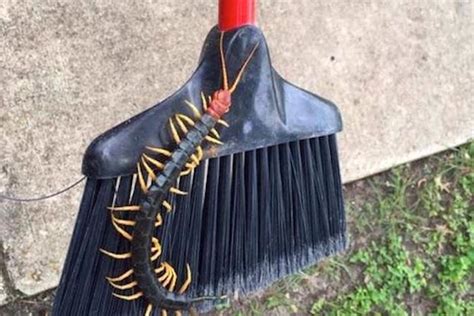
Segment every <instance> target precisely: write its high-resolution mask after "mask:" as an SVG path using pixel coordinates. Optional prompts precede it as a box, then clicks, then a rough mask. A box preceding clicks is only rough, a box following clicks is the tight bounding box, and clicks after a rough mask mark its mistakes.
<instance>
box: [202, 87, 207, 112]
mask: <svg viewBox="0 0 474 316" xmlns="http://www.w3.org/2000/svg"><path fill="white" fill-rule="evenodd" d="M201 100H202V108H203V109H204V111H207V101H206V97H205V96H204V92H202V91H201Z"/></svg>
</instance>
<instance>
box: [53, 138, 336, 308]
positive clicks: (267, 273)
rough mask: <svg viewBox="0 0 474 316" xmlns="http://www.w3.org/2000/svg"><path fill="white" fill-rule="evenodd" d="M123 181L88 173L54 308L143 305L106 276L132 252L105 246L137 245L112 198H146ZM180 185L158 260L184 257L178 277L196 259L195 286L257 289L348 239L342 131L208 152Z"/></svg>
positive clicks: (120, 268)
mask: <svg viewBox="0 0 474 316" xmlns="http://www.w3.org/2000/svg"><path fill="white" fill-rule="evenodd" d="M117 181H118V180H117V179H108V180H94V179H89V180H88V182H87V185H86V189H85V192H84V197H83V200H82V204H81V208H80V211H79V215H78V218H77V223H76V227H75V229H74V233H73V238H72V241H71V244H70V249H69V253H68V256H67V259H66V264H65V267H64V272H63V275H62V278H61V282H60V285H59V289H58V292H57V295H56V301H55V304H54V312H53V314H54V315H141V314H143V312H144V308H145V307H146V304H145V302H144V301H142V300H137V301H135V302H126V301H123V300H120V299H117V298H114V297H113V296H112V288H111V287H110V286H109V285H108V283H107V282H106V280H105V277H106V276H117V275H120V274H122V273H123V272H125V271H126V270H128V269H130V268H131V267H130V261H129V260H114V259H111V258H108V257H106V256H105V255H103V254H101V253H100V252H99V249H100V248H104V249H106V250H108V251H111V252H119V253H121V252H127V251H129V242H128V241H127V240H125V239H124V238H122V237H120V236H119V235H118V234H117V233H116V232H115V230H114V228H113V227H112V224H111V219H110V211H108V210H107V207H109V206H111V205H112V202H113V200H114V197H115V204H116V205H128V204H133V203H137V201H138V199H139V196H138V194H139V193H138V192H139V190H138V189H136V190H135V191H136V192H134V196H133V198H132V203H129V197H130V187H131V185H132V177H131V176H127V177H121V178H120V180H119V183H117ZM178 185H179V187H180V189H181V190H183V191H187V192H189V194H188V195H186V196H176V197H173V198H171V202H172V204H173V205H174V210H173V212H172V213H164V214H163V219H164V225H163V227H160V228H158V229H157V236H158V237H159V239H160V241H161V242H162V247H163V253H162V256H161V257H160V259H159V260H158V263H157V264H159V263H160V262H163V261H167V262H170V263H171V264H172V265H173V267H175V269H176V272H177V273H178V286H179V284H182V282H183V281H184V277H185V265H186V263H189V264H190V266H191V269H192V272H193V282H192V284H191V288H190V290H189V291H188V292H187V294H186V295H189V296H192V297H194V296H203V295H217V296H219V295H222V294H232V293H235V292H238V293H248V292H251V291H254V290H256V289H259V288H262V287H265V286H267V285H269V284H270V283H272V282H274V281H275V280H276V279H279V278H281V277H283V276H285V275H288V274H290V273H294V272H296V271H299V270H301V269H302V268H304V267H306V266H308V265H312V264H314V263H316V262H317V261H318V260H320V259H321V258H323V257H325V256H327V255H330V254H333V253H334V252H336V251H339V250H342V249H343V248H344V247H345V219H344V205H343V200H342V188H341V179H340V175H339V165H338V157H337V146H336V138H335V136H334V135H330V136H323V137H318V138H313V139H307V140H301V141H295V142H292V143H289V144H280V145H275V146H272V147H267V148H261V149H257V150H253V151H248V152H245V153H237V154H233V155H231V156H224V157H219V158H214V159H210V160H207V161H203V162H202V163H201V165H200V166H199V167H198V168H196V170H195V171H194V172H193V174H192V175H190V176H187V177H182V178H181V179H179V181H178ZM124 215H126V213H124ZM124 218H130V219H133V214H129V215H126V216H124ZM117 292H120V291H117ZM128 294H131V292H128ZM154 315H159V311H158V310H156V311H154Z"/></svg>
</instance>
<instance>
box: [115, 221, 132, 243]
mask: <svg viewBox="0 0 474 316" xmlns="http://www.w3.org/2000/svg"><path fill="white" fill-rule="evenodd" d="M112 225H113V226H114V228H115V230H116V231H117V232H118V233H119V234H120V235H122V237H124V238H125V239H127V240H128V241H132V239H133V238H132V235H130V234H129V233H128V232H127V231H126V230H125V229H123V228H122V227H120V226H119V225H118V224H117V223H116V222H115V221H112Z"/></svg>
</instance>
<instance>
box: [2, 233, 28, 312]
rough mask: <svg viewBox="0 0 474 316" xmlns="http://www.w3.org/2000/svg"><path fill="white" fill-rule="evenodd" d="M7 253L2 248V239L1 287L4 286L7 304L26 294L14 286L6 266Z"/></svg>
mask: <svg viewBox="0 0 474 316" xmlns="http://www.w3.org/2000/svg"><path fill="white" fill-rule="evenodd" d="M7 258H8V255H7V253H6V252H5V249H4V248H3V241H2V240H0V274H1V276H2V277H3V287H4V288H5V295H6V297H7V298H6V300H5V304H4V305H6V304H8V303H10V302H12V301H14V300H16V299H19V298H24V297H26V295H25V294H24V293H23V292H21V291H19V290H17V289H16V288H15V285H14V282H13V280H12V278H11V277H10V273H8V268H7V263H6V262H7Z"/></svg>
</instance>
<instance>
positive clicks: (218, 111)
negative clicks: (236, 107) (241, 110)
mask: <svg viewBox="0 0 474 316" xmlns="http://www.w3.org/2000/svg"><path fill="white" fill-rule="evenodd" d="M230 105H231V92H230V91H229V90H225V89H220V90H217V91H215V92H214V94H213V95H212V101H211V103H210V104H209V107H208V108H207V112H208V113H209V115H211V116H213V117H214V118H216V119H219V118H221V117H222V115H224V114H225V113H227V112H229V109H230Z"/></svg>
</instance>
